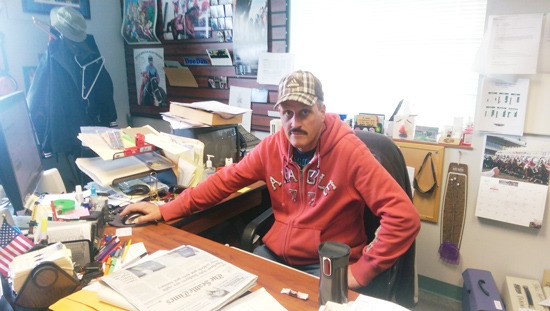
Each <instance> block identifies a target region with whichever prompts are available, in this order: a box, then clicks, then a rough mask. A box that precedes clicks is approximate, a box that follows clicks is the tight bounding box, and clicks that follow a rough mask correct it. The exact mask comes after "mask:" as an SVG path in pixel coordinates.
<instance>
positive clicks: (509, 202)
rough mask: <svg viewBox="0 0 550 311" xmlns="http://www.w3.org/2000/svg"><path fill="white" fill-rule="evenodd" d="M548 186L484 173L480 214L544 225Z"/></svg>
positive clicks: (527, 223) (480, 190)
mask: <svg viewBox="0 0 550 311" xmlns="http://www.w3.org/2000/svg"><path fill="white" fill-rule="evenodd" d="M547 193H548V186H547V185H539V184H532V183H527V182H518V181H511V180H505V179H499V178H493V177H487V176H482V177H481V181H480V183H479V193H478V195H477V208H476V216H477V217H483V218H488V219H494V220H498V221H503V222H507V223H511V224H516V225H520V226H525V227H531V228H541V226H542V219H543V215H544V207H545V205H546V195H547Z"/></svg>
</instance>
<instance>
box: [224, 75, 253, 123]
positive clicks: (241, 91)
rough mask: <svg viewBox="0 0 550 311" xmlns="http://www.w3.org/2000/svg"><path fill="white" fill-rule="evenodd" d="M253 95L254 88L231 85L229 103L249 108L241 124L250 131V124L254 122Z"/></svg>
mask: <svg viewBox="0 0 550 311" xmlns="http://www.w3.org/2000/svg"><path fill="white" fill-rule="evenodd" d="M251 97H252V90H251V89H249V88H246V87H239V86H231V88H230V89H229V105H230V106H233V107H239V108H243V109H246V110H248V112H246V113H245V114H244V115H243V120H242V121H241V125H242V126H243V127H244V128H245V129H246V130H247V131H249V132H250V126H251V124H252V111H251V109H250V108H251V107H250V105H251V103H250V101H251Z"/></svg>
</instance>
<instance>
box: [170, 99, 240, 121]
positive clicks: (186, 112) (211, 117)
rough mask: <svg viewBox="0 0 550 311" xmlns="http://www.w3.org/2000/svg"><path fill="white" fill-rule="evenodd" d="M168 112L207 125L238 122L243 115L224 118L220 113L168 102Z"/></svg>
mask: <svg viewBox="0 0 550 311" xmlns="http://www.w3.org/2000/svg"><path fill="white" fill-rule="evenodd" d="M170 113H171V114H173V115H175V116H178V117H182V118H185V119H190V120H192V121H196V122H200V123H203V124H208V125H225V124H238V123H241V122H242V120H243V115H242V114H239V115H232V116H228V117H226V118H224V117H222V116H221V115H220V114H217V113H213V112H208V111H205V110H201V109H195V108H190V107H186V106H184V105H181V104H175V103H170Z"/></svg>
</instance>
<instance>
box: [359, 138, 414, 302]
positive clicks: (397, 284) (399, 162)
mask: <svg viewBox="0 0 550 311" xmlns="http://www.w3.org/2000/svg"><path fill="white" fill-rule="evenodd" d="M355 134H356V135H357V136H358V137H359V139H361V141H363V142H364V143H365V144H366V145H367V147H368V148H369V150H370V151H371V153H372V154H373V155H374V157H375V158H376V159H377V160H378V161H379V162H380V164H382V166H383V167H384V168H385V169H386V170H387V171H388V172H389V173H390V175H392V176H393V178H394V179H395V180H396V181H397V183H399V185H400V186H401V187H402V188H403V190H404V191H405V192H406V193H407V195H408V196H409V198H410V199H411V200H412V189H411V182H410V179H409V175H408V172H407V166H406V164H405V159H404V157H403V154H402V153H401V150H400V149H399V147H398V146H397V145H396V144H395V143H394V142H393V140H392V139H390V138H389V137H387V136H385V135H383V134H378V133H374V132H368V131H356V132H355ZM364 223H365V231H366V234H367V237H368V241H367V242H368V243H370V242H371V241H372V240H373V239H374V237H375V232H376V229H378V227H379V226H380V218H379V217H376V216H375V215H373V214H372V212H371V211H370V209H369V208H368V207H366V208H365V216H364ZM417 289H418V286H417V278H416V269H415V243H414V242H413V244H412V245H411V246H410V248H409V249H408V250H407V252H405V253H404V254H403V255H402V256H401V257H400V258H399V259H398V261H397V262H396V263H395V264H394V266H393V267H391V268H390V269H388V270H387V271H386V272H383V273H382V274H380V275H379V276H377V277H376V278H375V279H374V280H373V281H372V282H371V284H369V286H367V287H366V288H365V290H364V292H365V293H366V294H368V295H371V296H375V297H378V298H382V299H386V300H393V299H395V300H396V302H397V303H399V304H401V305H403V306H407V307H410V306H414V305H415V304H416V302H417ZM362 292H363V291H362Z"/></svg>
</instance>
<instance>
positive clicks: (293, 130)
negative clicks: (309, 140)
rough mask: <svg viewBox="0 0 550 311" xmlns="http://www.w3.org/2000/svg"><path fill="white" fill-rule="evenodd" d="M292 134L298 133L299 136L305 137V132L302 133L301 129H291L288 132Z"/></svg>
mask: <svg viewBox="0 0 550 311" xmlns="http://www.w3.org/2000/svg"><path fill="white" fill-rule="evenodd" d="M294 133H299V134H304V135H307V132H306V131H304V130H301V129H291V130H290V134H294Z"/></svg>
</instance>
